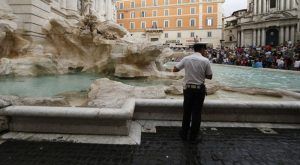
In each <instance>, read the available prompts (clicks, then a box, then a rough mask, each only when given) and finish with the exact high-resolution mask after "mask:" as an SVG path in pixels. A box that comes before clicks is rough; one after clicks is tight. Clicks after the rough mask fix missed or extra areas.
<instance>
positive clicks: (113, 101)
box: [88, 78, 166, 108]
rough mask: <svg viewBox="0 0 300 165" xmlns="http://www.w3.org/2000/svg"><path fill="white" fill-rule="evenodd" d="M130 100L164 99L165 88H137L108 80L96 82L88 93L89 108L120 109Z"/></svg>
mask: <svg viewBox="0 0 300 165" xmlns="http://www.w3.org/2000/svg"><path fill="white" fill-rule="evenodd" d="M128 98H145V99H163V98H166V94H165V92H164V89H163V87H160V86H150V87H135V86H131V85H126V84H123V83H121V82H116V81H112V80H109V79H107V78H103V79H98V80H96V81H95V82H94V83H93V84H92V85H91V88H90V91H89V93H88V106H92V107H99V108H103V107H106V108H120V107H121V106H122V105H123V104H124V102H125V100H126V99H128Z"/></svg>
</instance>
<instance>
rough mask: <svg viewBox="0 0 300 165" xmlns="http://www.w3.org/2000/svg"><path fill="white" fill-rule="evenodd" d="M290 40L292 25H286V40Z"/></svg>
mask: <svg viewBox="0 0 300 165" xmlns="http://www.w3.org/2000/svg"><path fill="white" fill-rule="evenodd" d="M289 40H290V27H289V26H286V27H285V35H284V41H289Z"/></svg>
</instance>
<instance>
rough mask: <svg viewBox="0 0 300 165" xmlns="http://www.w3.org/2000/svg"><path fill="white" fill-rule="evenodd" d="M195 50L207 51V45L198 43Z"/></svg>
mask: <svg viewBox="0 0 300 165" xmlns="http://www.w3.org/2000/svg"><path fill="white" fill-rule="evenodd" d="M194 49H197V50H199V49H206V44H201V43H197V44H195V45H194Z"/></svg>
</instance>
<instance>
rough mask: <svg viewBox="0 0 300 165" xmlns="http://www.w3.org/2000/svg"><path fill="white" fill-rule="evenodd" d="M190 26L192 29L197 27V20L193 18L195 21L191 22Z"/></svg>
mask: <svg viewBox="0 0 300 165" xmlns="http://www.w3.org/2000/svg"><path fill="white" fill-rule="evenodd" d="M190 26H191V27H195V26H196V19H194V18H193V19H191V20H190Z"/></svg>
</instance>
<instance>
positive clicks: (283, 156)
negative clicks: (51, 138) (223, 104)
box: [0, 127, 300, 165]
mask: <svg viewBox="0 0 300 165" xmlns="http://www.w3.org/2000/svg"><path fill="white" fill-rule="evenodd" d="M178 131H179V127H157V133H156V134H154V133H143V134H142V143H141V145H140V146H129V145H123V146H121V145H99V144H96V145H95V144H73V143H55V142H26V141H6V142H4V143H3V144H1V145H0V165H105V164H122V165H126V164H130V165H131V164H134V165H135V164H136V165H144V164H145V165H148V164H149V165H177V164H178V165H189V164H190V165H194V164H204V165H206V164H208V165H210V164H212V165H224V164H225V165H227V164H230V165H249V164H259V165H266V164H268V165H299V164H300V130H299V129H298V130H297V129H273V130H268V129H267V130H259V129H256V128H205V130H203V142H202V143H199V144H196V145H195V144H190V143H188V142H182V141H181V139H180V138H179V137H178V134H177V132H178ZM263 132H264V133H263Z"/></svg>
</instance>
